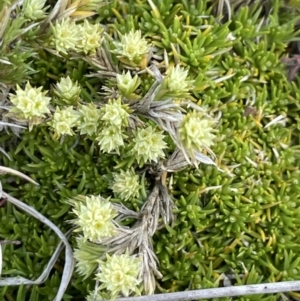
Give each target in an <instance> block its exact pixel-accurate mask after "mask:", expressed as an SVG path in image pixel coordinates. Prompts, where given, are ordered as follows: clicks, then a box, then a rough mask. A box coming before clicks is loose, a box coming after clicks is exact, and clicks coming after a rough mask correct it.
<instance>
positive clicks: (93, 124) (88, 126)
mask: <svg viewBox="0 0 300 301" xmlns="http://www.w3.org/2000/svg"><path fill="white" fill-rule="evenodd" d="M79 114H80V125H79V126H78V129H79V130H80V135H84V134H87V135H89V136H93V135H95V134H96V133H97V132H98V128H99V120H100V117H101V114H100V110H99V109H97V108H96V107H95V105H94V104H88V105H87V106H86V105H81V107H80V109H79Z"/></svg>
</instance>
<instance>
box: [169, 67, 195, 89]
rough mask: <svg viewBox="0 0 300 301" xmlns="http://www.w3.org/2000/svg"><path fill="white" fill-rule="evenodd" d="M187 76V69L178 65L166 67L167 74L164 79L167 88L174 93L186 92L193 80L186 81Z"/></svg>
mask: <svg viewBox="0 0 300 301" xmlns="http://www.w3.org/2000/svg"><path fill="white" fill-rule="evenodd" d="M187 76H188V71H187V70H184V69H183V68H181V67H180V66H179V65H177V66H176V67H171V68H170V69H168V71H167V76H166V78H165V79H164V81H165V84H166V86H167V89H168V90H169V91H170V92H173V93H176V94H180V93H186V92H188V91H189V89H190V88H191V86H192V84H193V81H187V80H186V79H187Z"/></svg>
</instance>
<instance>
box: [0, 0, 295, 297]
mask: <svg viewBox="0 0 300 301" xmlns="http://www.w3.org/2000/svg"><path fill="white" fill-rule="evenodd" d="M8 2H9V1H8ZM230 2H231V5H232V7H233V8H235V9H233V10H232V17H231V20H227V19H228V18H229V17H228V14H227V13H226V12H225V10H224V16H225V17H224V18H223V19H222V16H217V15H216V10H217V4H218V1H208V0H207V1H200V0H199V1H185V0H182V1H173V0H168V1H159V0H153V1H125V2H122V3H121V2H120V1H109V3H108V4H107V5H105V6H104V7H101V8H100V9H99V10H98V12H97V13H98V15H96V16H94V17H93V18H91V19H90V21H91V22H93V23H97V22H100V23H101V24H103V25H104V26H105V31H106V35H105V36H104V37H103V39H104V41H105V43H103V47H102V48H103V49H104V48H105V47H107V49H110V50H113V49H115V48H114V47H115V46H114V42H120V41H121V37H122V36H123V35H125V34H128V33H129V32H130V31H131V30H132V29H135V30H138V29H140V30H141V33H142V37H144V38H145V39H146V40H147V42H148V43H149V44H151V45H152V46H153V50H152V52H153V53H152V56H151V57H150V58H149V60H148V61H146V63H145V62H142V63H145V64H146V65H147V66H148V67H149V66H151V64H155V65H156V66H157V68H158V69H159V70H160V71H161V72H162V73H163V74H165V73H166V72H167V70H169V68H170V67H172V66H174V65H175V64H177V62H181V64H182V67H184V68H186V69H187V70H188V78H189V80H190V81H192V80H193V81H194V87H193V88H192V89H191V91H190V95H188V97H189V98H190V99H191V100H193V101H194V103H197V104H198V105H200V106H201V107H202V108H205V109H207V111H208V112H209V113H210V114H211V115H214V116H217V117H218V118H219V119H218V126H217V133H216V135H217V137H216V143H215V144H214V145H213V146H212V151H213V152H214V153H215V155H216V164H217V166H218V167H216V166H213V165H205V164H200V165H199V168H198V169H195V168H192V167H187V168H185V169H183V170H181V171H180V172H175V173H173V174H168V175H167V178H166V182H167V185H168V188H169V191H170V194H171V196H172V199H174V202H175V205H176V208H175V209H174V213H175V214H176V216H177V219H176V221H175V222H174V224H172V225H166V228H165V229H161V230H159V231H157V232H156V234H155V235H154V237H153V242H154V251H155V254H156V255H157V257H158V259H159V266H158V269H159V271H160V272H161V273H162V275H163V277H162V279H158V280H157V289H156V291H157V292H174V291H183V290H187V289H199V288H213V287H219V286H223V285H225V284H228V279H230V281H229V282H230V284H231V285H244V284H253V283H265V282H276V281H284V280H296V279H300V269H299V260H300V259H299V258H300V251H299V243H300V241H299V240H300V238H299V237H300V235H299V232H300V230H299V224H300V204H299V202H300V201H299V200H300V198H299V195H300V188H299V181H300V172H299V171H298V167H299V164H300V155H299V143H300V118H299V109H300V107H299V101H298V100H299V97H300V90H299V84H300V82H299V78H297V79H296V80H295V81H294V82H290V81H288V79H287V77H286V71H285V66H284V65H283V64H282V63H281V59H282V58H283V57H285V56H286V55H287V51H288V49H287V45H288V43H289V42H290V41H292V40H297V39H298V36H299V31H297V30H296V29H295V25H296V24H297V23H298V20H299V18H298V17H297V16H295V17H294V15H293V13H294V12H293V13H291V14H289V13H288V12H289V11H288V10H286V5H284V3H283V1H279V0H277V1H273V3H272V10H271V13H270V14H268V13H267V12H266V8H265V7H264V6H262V5H260V1H248V2H247V3H248V4H249V5H246V6H240V5H239V4H237V3H238V2H236V3H235V2H234V1H230ZM252 2H254V3H252ZM290 2H292V1H290ZM294 2H295V1H294ZM49 3H50V2H49ZM1 5H2V4H0V11H1V9H3V6H2V7H1ZM289 5H290V6H292V3H289ZM291 16H292V17H291ZM0 22H1V21H0ZM26 22H27V21H25V20H23V19H21V18H17V19H16V20H9V24H8V25H7V27H6V30H5V31H4V33H3V43H2V44H1V46H0V56H1V60H0V83H3V84H5V85H9V86H11V87H12V91H14V90H15V84H20V85H22V84H24V83H25V82H26V81H27V80H28V79H29V81H30V83H31V85H32V86H43V89H44V90H50V92H49V95H50V96H52V97H54V95H55V92H54V91H53V89H54V85H55V84H57V82H59V81H60V79H61V78H64V77H66V76H69V77H70V78H71V80H72V81H73V82H74V83H75V82H76V81H77V82H78V83H79V85H80V89H81V94H80V97H81V100H82V102H83V103H84V104H89V103H93V104H95V105H97V108H98V107H101V106H102V108H103V107H104V106H103V104H106V103H107V101H106V100H107V99H108V98H114V99H117V98H118V97H119V96H121V95H122V96H123V98H122V101H124V102H125V104H126V106H128V107H130V106H131V104H132V103H134V102H135V101H136V102H138V101H139V100H140V99H142V97H143V96H144V95H145V94H146V93H147V92H148V91H149V89H150V87H151V86H152V84H153V83H154V81H155V80H154V78H153V76H152V75H151V73H147V72H145V69H143V70H140V69H138V68H139V67H137V66H134V68H131V67H132V66H131V67H130V66H128V64H124V63H123V62H122V60H121V59H120V58H118V57H117V55H116V54H115V53H113V51H111V53H110V55H111V59H107V58H106V57H104V56H103V54H98V55H99V56H98V57H96V56H95V57H85V56H82V55H79V54H75V53H68V54H67V55H66V54H63V55H61V56H59V55H57V54H55V52H54V51H53V50H52V51H49V48H47V47H48V46H49V45H48V42H49V41H48V39H49V35H50V34H49V32H45V34H44V35H42V34H41V33H42V27H41V28H40V27H34V28H33V29H31V30H29V31H28V32H24V28H26V27H27V26H29V25H30V24H29V23H26ZM0 25H1V24H0ZM35 37H39V39H38V43H37V42H36V39H35ZM37 44H39V45H40V46H38V45H37ZM105 45H106V46H105ZM104 46H105V47H104ZM49 47H50V46H49ZM4 61H5V62H4ZM8 63H9V64H8ZM110 64H111V65H110ZM141 66H142V64H141ZM135 68H136V69H135ZM141 69H142V67H141ZM127 71H128V72H131V75H132V77H133V76H135V75H136V76H137V77H138V79H137V80H136V82H135V84H134V85H133V84H132V85H133V86H134V89H133V88H132V91H131V90H130V93H128V95H127V94H126V93H125V92H124V86H122V87H121V88H120V87H119V88H118V84H117V81H116V78H115V77H114V73H116V74H119V75H120V74H122V72H124V73H126V72H127ZM137 71H142V72H137ZM137 83H138V84H137ZM122 89H123V90H122ZM133 92H134V93H133ZM133 94H134V95H133ZM113 96H114V97H113ZM125 96H127V97H128V99H127V98H126V97H125ZM178 98H180V97H178ZM56 105H59V106H61V108H63V106H62V103H61V102H59V101H58V102H56V103H55V102H54V103H53V106H56ZM130 108H132V106H131V107H130ZM74 109H77V108H76V105H75V108H74ZM51 112H52V113H53V112H54V108H51ZM139 115H141V116H139V117H140V121H141V123H143V122H145V123H146V122H147V125H149V124H150V125H151V126H153V124H154V123H149V122H148V121H147V118H146V117H145V116H142V114H139ZM49 120H51V116H49V118H48V119H47V120H45V122H44V123H42V124H40V125H38V126H35V127H34V128H33V130H32V131H30V132H29V131H25V132H23V133H22V134H21V137H20V139H15V138H12V137H13V136H12V134H10V133H6V134H4V133H3V134H2V136H1V147H3V148H4V149H5V150H6V151H7V152H8V154H9V156H10V157H11V158H12V160H9V159H8V158H6V157H4V156H3V158H2V163H1V165H4V166H8V167H11V168H15V169H17V170H19V171H22V172H24V173H26V174H27V175H29V176H30V177H31V178H32V179H34V180H35V181H37V182H38V183H39V184H40V186H39V187H37V186H34V185H32V184H29V183H25V182H23V181H22V180H20V179H17V178H14V177H8V176H6V177H3V179H2V184H3V189H4V190H5V191H6V192H9V193H10V194H11V195H13V196H15V197H17V198H18V199H20V200H22V201H23V202H25V203H27V204H29V205H31V206H33V207H34V208H35V209H37V210H38V211H40V212H41V213H42V214H44V215H45V216H47V217H48V218H50V219H51V220H52V221H53V222H54V223H55V224H56V225H57V226H58V227H59V228H60V229H61V230H62V231H63V232H66V231H67V230H68V229H70V227H71V225H70V223H68V221H69V220H70V219H72V218H73V217H74V216H73V215H72V214H71V213H70V205H69V203H68V202H67V200H68V199H69V198H72V197H75V196H77V195H79V194H81V195H89V194H92V195H99V194H101V195H102V196H103V197H105V198H106V197H110V196H111V197H112V198H111V200H112V201H113V202H116V203H121V202H122V200H121V199H120V198H119V194H118V193H116V195H114V193H113V191H112V189H111V183H112V181H113V175H114V173H116V172H118V173H119V172H120V169H121V170H125V171H126V170H127V169H128V168H129V167H132V168H133V169H134V171H135V173H136V174H137V175H139V176H140V178H141V183H140V186H141V188H140V195H139V194H137V195H139V196H138V197H136V198H130V199H129V200H128V201H126V206H127V207H128V208H129V209H132V210H136V211H139V210H140V209H141V207H142V205H143V204H144V202H145V199H146V197H147V195H148V194H149V191H150V190H151V187H152V186H153V182H154V176H153V174H151V172H152V170H150V171H149V169H147V168H148V165H147V164H146V165H145V166H138V164H136V161H135V160H136V158H133V156H132V155H130V151H131V150H132V148H133V146H132V144H130V143H132V137H133V136H130V135H131V134H132V132H133V131H132V132H131V130H130V129H129V128H126V129H123V130H124V132H123V133H124V135H125V134H126V135H128V137H130V139H131V140H130V139H127V138H126V139H127V140H126V142H128V144H127V145H125V146H124V147H121V148H120V152H119V154H118V153H117V152H113V153H103V152H102V151H101V149H100V146H99V145H98V141H96V140H95V139H94V138H95V137H88V136H87V135H80V134H79V132H76V134H75V135H73V136H64V137H63V138H61V140H56V139H55V135H53V132H51V131H50V129H49V126H48V125H47V122H48V121H49ZM109 121H110V119H109ZM131 121H132V120H131ZM139 126H140V124H139ZM103 128H104V126H103V127H102V128H101V129H99V132H100V131H103ZM99 134H100V133H99ZM164 141H165V142H166V143H167V144H168V146H169V149H168V150H167V151H165V154H166V155H169V154H170V153H172V151H173V150H174V144H173V142H170V141H171V138H170V137H166V139H165V140H164ZM142 165H143V164H142ZM123 224H126V225H131V224H132V220H131V219H127V220H124V221H123ZM0 237H1V239H2V238H3V239H10V240H18V241H20V242H21V244H20V245H16V246H13V245H5V246H4V247H3V249H4V252H3V254H4V266H3V276H8V275H10V276H11V275H13V276H17V275H20V276H23V277H27V278H30V279H35V278H37V277H38V276H39V275H40V274H41V272H42V271H43V269H44V267H45V266H46V264H47V262H48V260H49V259H50V257H51V255H52V254H53V252H54V250H55V248H56V246H57V244H58V242H59V240H58V238H57V237H56V236H55V235H54V234H53V233H52V232H51V231H50V230H48V229H47V228H46V227H45V226H43V225H42V224H40V223H39V222H38V221H36V220H35V219H34V218H32V217H28V216H27V215H26V214H24V213H23V212H20V211H19V210H17V209H16V208H14V207H13V206H12V205H11V204H9V203H6V204H5V205H3V206H2V207H0ZM71 240H72V242H73V245H74V247H75V246H76V242H75V239H74V237H72V238H71ZM62 267H63V257H61V258H60V259H59V261H58V262H57V264H56V265H55V266H54V271H53V273H52V274H51V275H50V277H49V279H48V280H47V281H46V283H45V284H43V285H41V286H32V287H25V286H21V287H19V288H13V287H8V288H4V289H3V290H1V292H0V296H1V297H2V298H6V299H7V300H15V301H23V300H30V301H37V300H41V301H44V300H45V301H46V300H52V299H53V297H54V296H55V293H56V291H57V288H58V286H59V282H60V279H61V273H62ZM226 277H227V278H226ZM82 278H83V277H81V276H79V275H78V274H77V272H76V273H75V274H74V277H73V280H72V283H71V285H70V287H69V288H68V291H67V293H66V295H65V299H64V300H75V299H74V298H75V296H79V297H78V298H79V299H81V300H82V299H83V298H84V296H86V295H87V293H88V291H91V290H93V288H94V279H93V277H90V278H89V279H86V280H84V281H83V280H82ZM292 296H294V297H298V294H297V293H294V295H292ZM279 298H280V295H259V296H257V295H255V296H243V297H234V298H232V299H230V298H218V299H213V300H215V301H223V300H224V301H225V300H228V301H229V300H239V301H250V300H262V301H275V300H279Z"/></svg>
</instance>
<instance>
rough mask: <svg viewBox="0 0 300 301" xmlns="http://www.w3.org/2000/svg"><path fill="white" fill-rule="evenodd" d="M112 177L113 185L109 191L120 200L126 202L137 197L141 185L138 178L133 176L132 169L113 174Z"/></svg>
mask: <svg viewBox="0 0 300 301" xmlns="http://www.w3.org/2000/svg"><path fill="white" fill-rule="evenodd" d="M113 177H114V183H113V185H112V186H111V189H112V190H113V192H114V193H116V194H117V195H118V196H119V197H120V198H121V199H122V200H124V201H127V200H129V199H130V198H133V197H139V195H140V192H139V190H140V188H141V185H140V182H139V176H138V175H136V174H135V172H134V170H133V169H131V170H127V171H123V170H122V171H121V172H120V173H114V174H113Z"/></svg>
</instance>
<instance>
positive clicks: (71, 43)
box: [50, 18, 80, 54]
mask: <svg viewBox="0 0 300 301" xmlns="http://www.w3.org/2000/svg"><path fill="white" fill-rule="evenodd" d="M50 26H51V31H52V34H53V37H52V40H51V44H52V45H53V46H55V48H56V50H57V51H58V52H61V53H64V54H67V53H68V51H72V50H73V51H76V50H77V49H78V48H77V44H78V43H79V41H80V34H78V26H77V25H76V24H75V22H74V21H72V20H71V19H70V18H65V19H62V20H61V21H56V23H55V25H53V24H50Z"/></svg>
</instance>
